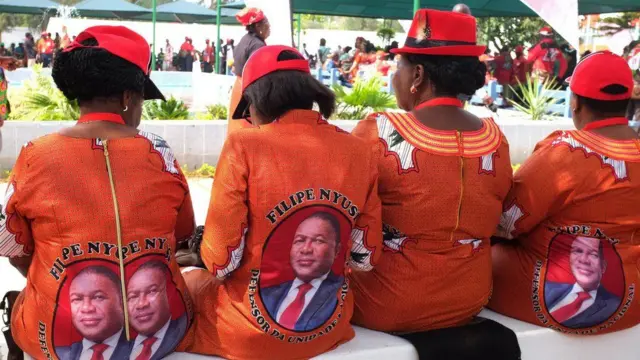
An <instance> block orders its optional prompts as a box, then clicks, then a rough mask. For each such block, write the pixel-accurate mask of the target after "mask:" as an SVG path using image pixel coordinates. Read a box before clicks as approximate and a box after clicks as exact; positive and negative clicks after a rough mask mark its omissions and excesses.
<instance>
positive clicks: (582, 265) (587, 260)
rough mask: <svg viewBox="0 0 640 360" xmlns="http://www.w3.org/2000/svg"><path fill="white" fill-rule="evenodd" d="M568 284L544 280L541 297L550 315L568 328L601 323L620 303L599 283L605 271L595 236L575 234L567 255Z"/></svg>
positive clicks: (605, 262) (599, 242) (600, 249)
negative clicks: (569, 271) (570, 278)
mask: <svg viewBox="0 0 640 360" xmlns="http://www.w3.org/2000/svg"><path fill="white" fill-rule="evenodd" d="M569 265H570V268H571V273H572V274H573V277H574V279H575V282H574V283H572V284H566V283H557V282H552V281H547V282H545V286H544V300H545V304H546V306H547V310H548V311H549V313H550V314H551V316H552V317H553V318H554V319H555V320H556V321H557V322H559V323H560V324H562V325H563V326H566V327H568V328H587V327H591V326H595V325H598V324H601V323H603V322H605V321H606V320H607V319H608V318H609V317H610V316H611V315H613V314H614V313H615V312H616V310H617V309H618V306H619V305H620V302H621V299H620V297H618V296H616V295H614V294H612V293H610V292H608V291H607V290H606V289H605V288H604V286H602V283H601V282H602V277H603V276H604V274H605V272H606V270H607V261H606V260H605V258H604V249H603V244H602V242H601V241H600V240H599V239H596V238H588V237H576V238H575V239H574V240H573V242H572V244H571V252H570V255H569Z"/></svg>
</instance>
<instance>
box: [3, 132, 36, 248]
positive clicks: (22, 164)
mask: <svg viewBox="0 0 640 360" xmlns="http://www.w3.org/2000/svg"><path fill="white" fill-rule="evenodd" d="M29 147H30V145H29V144H27V145H25V147H23V148H22V151H20V155H19V156H18V159H17V161H16V164H15V165H14V168H13V170H12V172H11V177H10V178H9V183H8V184H7V191H6V194H5V198H4V206H3V207H2V212H1V213H0V256H3V257H8V258H17V257H25V256H29V255H31V254H33V247H34V242H33V237H32V235H31V226H30V224H29V220H28V219H27V218H26V217H24V215H23V214H21V213H20V208H21V205H22V199H21V197H22V195H23V193H24V187H25V186H26V181H25V172H26V171H27V169H28V167H29V165H28V160H27V159H28V150H29Z"/></svg>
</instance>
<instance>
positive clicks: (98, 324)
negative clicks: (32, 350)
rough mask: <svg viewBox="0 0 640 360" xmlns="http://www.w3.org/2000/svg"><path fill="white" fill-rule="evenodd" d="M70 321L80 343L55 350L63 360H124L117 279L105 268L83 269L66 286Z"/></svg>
mask: <svg viewBox="0 0 640 360" xmlns="http://www.w3.org/2000/svg"><path fill="white" fill-rule="evenodd" d="M69 303H70V308H71V321H72V323H73V326H74V327H75V328H76V330H77V331H78V332H79V333H80V335H82V340H81V341H78V342H75V343H73V344H71V346H60V347H56V349H55V350H56V354H57V355H58V357H59V358H60V359H62V360H85V359H87V360H89V359H90V360H109V359H113V360H116V359H127V358H128V357H129V353H130V351H131V344H130V342H128V341H127V339H126V335H125V332H124V331H123V326H124V315H123V310H122V291H121V288H120V279H118V276H117V275H116V274H115V273H114V272H113V271H111V270H109V269H108V268H106V267H104V266H89V267H86V268H84V269H82V270H81V271H80V272H79V273H78V274H77V275H76V276H75V277H74V278H73V279H72V280H71V284H70V286H69Z"/></svg>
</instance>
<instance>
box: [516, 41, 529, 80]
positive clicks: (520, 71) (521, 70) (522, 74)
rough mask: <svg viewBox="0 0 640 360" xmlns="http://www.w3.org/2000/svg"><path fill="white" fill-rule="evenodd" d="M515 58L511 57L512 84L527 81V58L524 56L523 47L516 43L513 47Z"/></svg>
mask: <svg viewBox="0 0 640 360" xmlns="http://www.w3.org/2000/svg"><path fill="white" fill-rule="evenodd" d="M515 52H516V58H515V59H513V84H517V83H518V81H519V82H521V83H524V82H525V81H527V68H526V64H527V58H526V57H525V56H524V48H523V47H522V45H518V46H516V48H515Z"/></svg>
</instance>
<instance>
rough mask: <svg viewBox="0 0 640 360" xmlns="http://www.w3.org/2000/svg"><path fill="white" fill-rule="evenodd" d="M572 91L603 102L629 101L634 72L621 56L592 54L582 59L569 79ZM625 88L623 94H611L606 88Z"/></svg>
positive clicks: (607, 53)
mask: <svg viewBox="0 0 640 360" xmlns="http://www.w3.org/2000/svg"><path fill="white" fill-rule="evenodd" d="M566 82H568V83H569V88H570V89H571V91H572V92H573V93H575V94H577V95H580V96H583V97H586V98H590V99H595V100H603V101H616V100H627V99H630V98H631V93H632V91H633V72H632V71H631V68H630V67H629V64H627V62H626V61H624V59H623V58H622V57H621V56H618V55H616V54H613V53H612V52H610V51H600V52H595V53H592V54H590V55H588V56H586V57H585V58H584V59H582V60H581V61H580V62H579V63H578V65H577V66H576V69H575V70H574V71H573V75H571V76H570V77H569V78H567V80H566ZM610 85H621V86H624V87H625V88H626V89H627V91H625V92H624V93H622V94H609V93H606V92H604V91H603V90H604V88H605V87H607V86H610Z"/></svg>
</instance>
